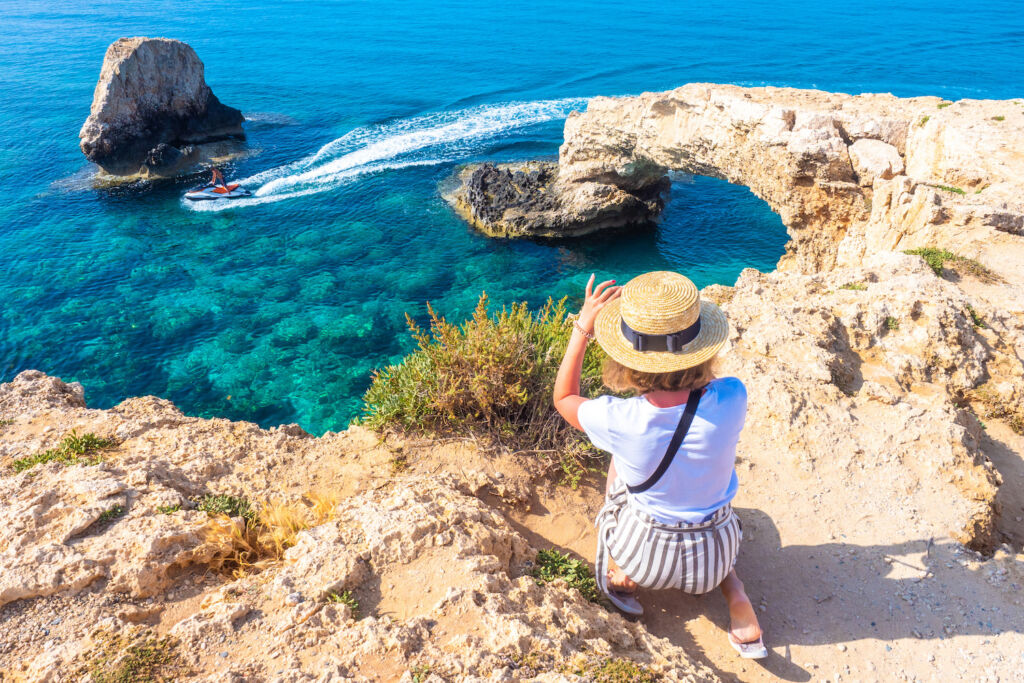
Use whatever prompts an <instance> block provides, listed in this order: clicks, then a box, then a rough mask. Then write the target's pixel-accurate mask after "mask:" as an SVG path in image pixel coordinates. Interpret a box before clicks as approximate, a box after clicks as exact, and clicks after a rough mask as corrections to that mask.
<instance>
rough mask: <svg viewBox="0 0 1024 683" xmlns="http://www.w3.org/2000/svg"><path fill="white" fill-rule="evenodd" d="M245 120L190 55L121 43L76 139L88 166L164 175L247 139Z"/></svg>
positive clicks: (108, 58) (173, 46) (152, 41)
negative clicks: (218, 146) (220, 144)
mask: <svg viewBox="0 0 1024 683" xmlns="http://www.w3.org/2000/svg"><path fill="white" fill-rule="evenodd" d="M243 120H244V117H243V116H242V112H240V111H239V110H237V109H235V108H233V107H229V106H226V105H224V104H222V103H221V101H220V100H219V99H217V96H216V95H214V94H213V91H211V90H210V87H209V86H208V85H207V84H206V79H205V76H204V68H203V63H202V62H201V61H200V60H199V57H198V56H197V55H196V53H195V51H194V50H193V49H192V48H191V47H189V46H188V45H186V44H185V43H182V42H181V41H177V40H168V39H166V38H121V39H120V40H118V41H116V42H114V43H113V44H112V45H111V46H110V47H109V48H107V53H106V55H105V56H104V58H103V67H102V69H101V70H100V78H99V81H98V82H97V84H96V90H95V92H94V94H93V101H92V110H91V112H90V114H89V118H88V119H86V121H85V124H84V125H83V126H82V131H81V133H79V137H80V138H81V148H82V152H83V153H84V154H85V156H86V158H88V159H89V161H92V162H94V163H96V164H97V165H99V166H100V168H101V169H103V170H104V171H105V172H106V173H108V174H110V175H115V176H131V175H143V176H169V175H175V174H176V173H178V172H180V171H182V170H183V169H186V168H189V167H191V166H192V165H194V164H195V163H196V162H198V161H200V160H203V159H205V158H207V157H209V156H211V155H214V156H216V155H222V154H223V150H218V151H211V150H205V149H203V148H202V145H203V144H204V143H211V142H216V141H223V140H228V139H236V140H244V139H245V132H244V131H243V130H242V121H243Z"/></svg>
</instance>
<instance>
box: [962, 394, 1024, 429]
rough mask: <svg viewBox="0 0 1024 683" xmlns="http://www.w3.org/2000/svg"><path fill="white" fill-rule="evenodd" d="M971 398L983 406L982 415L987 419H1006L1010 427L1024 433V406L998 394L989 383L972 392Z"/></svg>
mask: <svg viewBox="0 0 1024 683" xmlns="http://www.w3.org/2000/svg"><path fill="white" fill-rule="evenodd" d="M970 398H971V399H972V400H974V401H977V402H978V403H980V404H981V406H982V415H981V417H984V418H986V419H995V420H1005V421H1006V424H1007V425H1009V427H1010V429H1012V430H1013V431H1015V432H1016V433H1018V434H1024V408H1021V406H1020V405H1019V404H1018V403H1017V402H1015V401H1011V400H1008V399H1006V398H1004V397H1003V396H1001V395H1000V394H998V393H997V392H996V391H995V390H993V388H992V387H990V386H989V385H988V384H983V385H981V386H980V387H978V388H977V389H975V390H974V391H972V392H971V394H970Z"/></svg>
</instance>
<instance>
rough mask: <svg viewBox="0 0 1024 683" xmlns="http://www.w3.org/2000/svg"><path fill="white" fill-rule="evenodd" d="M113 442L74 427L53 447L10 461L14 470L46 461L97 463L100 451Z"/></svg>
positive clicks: (21, 470) (81, 463)
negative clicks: (83, 432) (84, 432)
mask: <svg viewBox="0 0 1024 683" xmlns="http://www.w3.org/2000/svg"><path fill="white" fill-rule="evenodd" d="M114 445H115V443H114V442H113V441H111V440H109V439H101V438H99V437H98V436H96V435H95V434H82V435H81V436H79V435H78V432H77V431H76V430H74V429H72V430H71V433H70V434H68V435H67V436H65V437H64V438H63V439H61V441H60V443H58V444H57V445H56V446H55V447H54V448H51V449H49V450H46V451H43V452H42V453H36V454H35V455H30V456H28V457H27V458H19V459H17V460H15V461H14V462H13V463H12V466H13V467H14V471H15V472H24V471H25V470H27V469H30V468H32V467H35V466H36V465H41V464H43V463H47V462H59V463H61V464H62V465H66V466H70V465H98V464H99V463H100V462H102V460H103V456H102V453H101V452H100V451H102V450H104V449H106V448H110V447H112V446H114Z"/></svg>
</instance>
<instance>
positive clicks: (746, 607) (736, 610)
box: [721, 570, 761, 643]
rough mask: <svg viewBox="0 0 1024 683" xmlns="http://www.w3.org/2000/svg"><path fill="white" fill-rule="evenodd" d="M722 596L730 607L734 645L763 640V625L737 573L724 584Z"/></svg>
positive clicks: (730, 635)
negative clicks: (759, 622) (759, 621)
mask: <svg viewBox="0 0 1024 683" xmlns="http://www.w3.org/2000/svg"><path fill="white" fill-rule="evenodd" d="M721 588H722V594H723V595H725V600H726V602H727V603H728V605H729V622H730V623H729V639H730V640H732V641H733V642H734V643H755V642H757V641H758V640H760V638H761V625H760V624H758V622H757V613H756V612H755V611H754V606H753V605H752V604H751V603H750V598H748V597H747V593H746V591H745V590H744V589H743V582H742V581H740V577H738V576H737V575H736V571H735V570H733V571H731V572H729V575H728V576H727V577H725V581H723V582H722V586H721Z"/></svg>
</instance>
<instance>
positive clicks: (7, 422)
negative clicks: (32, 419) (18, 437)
mask: <svg viewBox="0 0 1024 683" xmlns="http://www.w3.org/2000/svg"><path fill="white" fill-rule="evenodd" d="M12 424H14V420H12V419H10V418H8V417H4V418H0V427H9V426H11V425H12Z"/></svg>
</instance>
